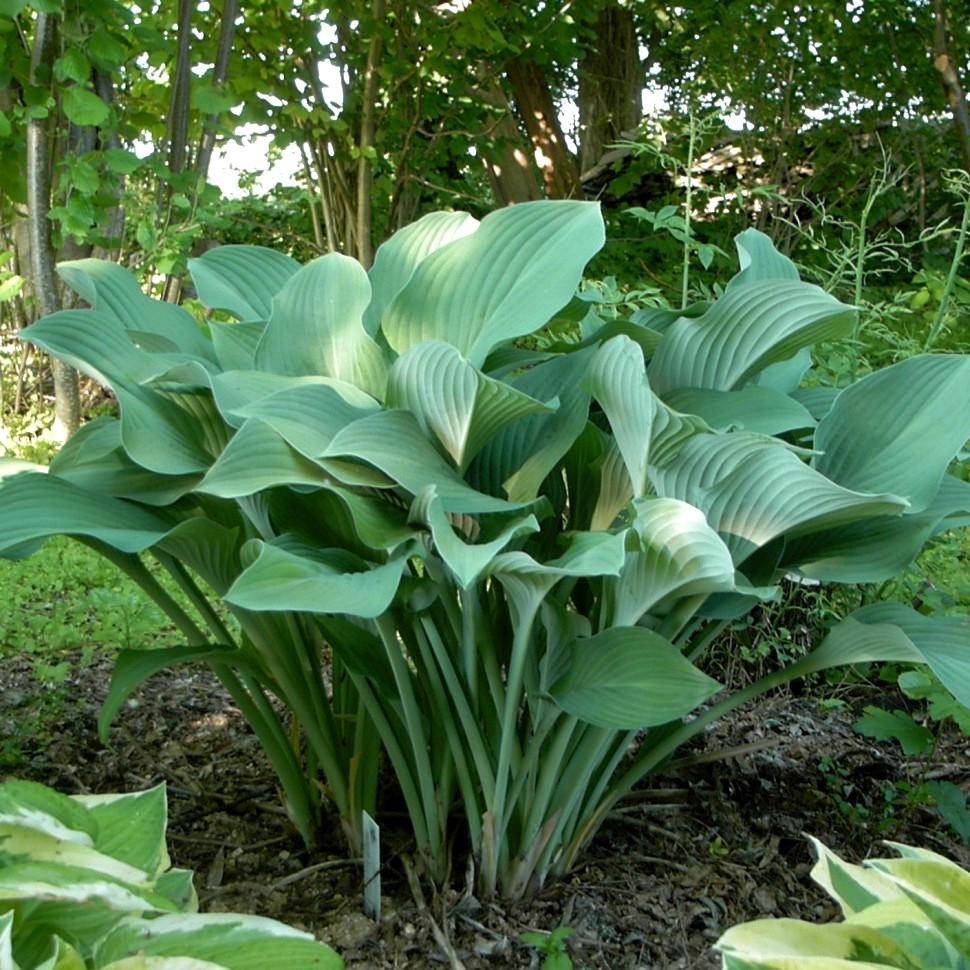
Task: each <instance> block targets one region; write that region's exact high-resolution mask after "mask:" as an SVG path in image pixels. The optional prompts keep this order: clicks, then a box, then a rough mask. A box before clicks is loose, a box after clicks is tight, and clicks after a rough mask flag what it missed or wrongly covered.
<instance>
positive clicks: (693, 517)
mask: <svg viewBox="0 0 970 970" xmlns="http://www.w3.org/2000/svg"><path fill="white" fill-rule="evenodd" d="M633 505H634V513H635V517H634V519H633V523H632V526H633V531H634V532H635V533H636V535H637V537H638V539H639V542H638V546H639V548H637V549H635V550H633V551H630V552H627V554H626V560H625V562H624V565H623V569H622V571H621V572H620V575H619V576H618V577H617V578H616V579H607V580H605V584H606V589H608V590H609V591H610V596H611V599H612V615H611V617H610V622H611V624H612V625H613V626H620V627H625V626H633V625H634V624H635V623H636V622H637V621H638V620H639V619H640V618H641V617H642V616H643V615H644V613H647V612H648V611H649V610H650V609H651V608H652V607H654V606H655V605H656V604H658V603H659V602H660V601H661V600H663V599H664V598H665V597H670V596H693V595H697V594H701V593H714V592H718V591H733V590H734V588H735V585H734V564H733V562H732V561H731V553H730V551H729V550H728V548H727V546H725V545H724V543H723V542H722V541H721V538H720V537H719V536H718V534H717V533H716V532H715V531H714V530H713V529H712V528H711V527H710V526H709V525H708V524H707V521H706V520H705V518H704V513H703V512H701V511H700V510H699V509H696V508H694V507H693V506H692V505H688V504H687V503H686V502H679V501H677V500H676V499H668V498H648V499H640V500H634V503H633Z"/></svg>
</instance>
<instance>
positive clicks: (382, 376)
mask: <svg viewBox="0 0 970 970" xmlns="http://www.w3.org/2000/svg"><path fill="white" fill-rule="evenodd" d="M370 298H371V288H370V281H369V280H368V279H367V274H366V273H365V272H364V268H363V267H362V266H361V265H360V263H358V262H357V260H355V259H351V258H350V257H348V256H342V255H341V254H340V253H328V254H327V255H326V256H321V257H319V258H318V259H315V260H314V261H313V262H312V263H308V264H307V265H306V266H304V267H303V268H302V269H300V270H299V271H298V272H296V273H294V274H293V276H291V277H290V278H289V279H288V280H287V281H286V283H285V284H284V285H283V288H282V289H281V290H280V291H279V293H277V294H276V296H275V297H274V298H273V310H272V313H271V314H270V317H269V322H268V323H267V324H266V329H265V331H264V332H263V335H262V338H261V339H260V342H259V345H258V346H257V348H256V367H257V368H258V369H260V370H267V371H270V372H272V373H275V374H287V375H292V376H306V375H322V376H325V377H336V378H338V379H339V380H342V381H347V383H349V384H355V385H356V386H357V387H359V388H361V389H362V390H364V391H366V392H367V393H368V394H370V395H372V396H373V397H376V398H382V397H383V396H384V383H385V381H386V379H387V363H386V362H385V359H384V352H383V351H382V350H381V348H380V347H379V346H378V345H377V344H376V343H375V341H374V338H373V337H371V336H370V334H368V333H367V331H366V330H364V326H363V323H362V319H363V315H364V310H365V309H366V308H367V304H368V303H369V302H370Z"/></svg>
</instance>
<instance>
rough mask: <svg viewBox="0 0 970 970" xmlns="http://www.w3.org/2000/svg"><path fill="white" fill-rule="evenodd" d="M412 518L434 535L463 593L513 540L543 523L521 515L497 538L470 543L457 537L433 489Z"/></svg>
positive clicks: (420, 498) (421, 498) (416, 506)
mask: <svg viewBox="0 0 970 970" xmlns="http://www.w3.org/2000/svg"><path fill="white" fill-rule="evenodd" d="M410 518H411V521H412V522H421V523H423V524H424V525H426V526H427V527H428V529H429V530H430V531H431V538H432V539H433V541H434V547H435V550H436V551H437V553H438V555H439V556H440V557H441V559H442V560H443V561H444V562H445V563H446V564H447V566H448V568H449V569H450V570H451V572H452V574H453V575H454V577H455V579H456V581H457V582H458V585H459V586H460V587H461V588H462V589H467V588H468V587H469V586H471V585H472V584H473V583H474V582H475V581H476V580H477V579H478V578H479V576H481V575H482V573H484V572H485V571H486V570H487V569H488V567H489V565H490V564H491V562H492V560H493V559H494V558H495V556H496V555H497V554H498V553H500V552H501V551H502V550H503V549H504V548H505V547H506V546H507V545H508V544H509V543H510V542H511V541H512V540H513V539H515V538H516V537H518V536H521V535H526V534H528V533H530V532H538V531H539V523H538V522H537V521H536V518H535V516H534V515H532V514H527V515H518V516H516V517H515V518H513V519H511V521H508V522H505V523H503V525H502V527H501V529H500V530H499V532H498V535H497V536H495V538H492V539H486V540H485V541H478V542H466V541H465V540H464V539H463V538H461V537H459V536H458V535H457V534H456V533H455V530H454V528H453V527H452V523H451V522H450V521H449V519H448V516H447V515H446V513H445V510H444V508H443V507H442V505H441V500H440V499H439V498H438V496H437V492H436V490H435V487H434V486H433V485H431V486H429V487H428V488H426V489H425V490H424V491H423V492H422V493H421V494H420V495H419V496H417V497H416V498H415V500H414V502H413V503H412V505H411V517H410Z"/></svg>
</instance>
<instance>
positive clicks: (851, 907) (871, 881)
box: [808, 835, 901, 918]
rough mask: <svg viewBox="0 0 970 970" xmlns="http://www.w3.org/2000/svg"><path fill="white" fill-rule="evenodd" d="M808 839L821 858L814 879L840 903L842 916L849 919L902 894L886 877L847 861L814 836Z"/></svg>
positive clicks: (816, 865)
mask: <svg viewBox="0 0 970 970" xmlns="http://www.w3.org/2000/svg"><path fill="white" fill-rule="evenodd" d="M808 838H809V839H810V840H811V843H812V845H813V846H814V847H815V854H816V856H817V857H818V861H817V862H816V863H815V866H814V867H813V868H812V879H814V880H815V882H817V883H818V884H819V885H820V886H821V887H822V888H823V889H824V890H825V891H826V892H827V893H828V894H829V895H830V896H831V897H832V898H833V899H834V900H835V901H836V902H837V903H838V904H839V906H840V907H841V909H842V915H843V916H845V917H847V918H848V917H850V916H854V915H855V914H856V913H859V912H862V911H863V910H865V909H868V908H869V907H870V906H873V905H874V904H876V903H880V902H886V901H888V900H892V899H898V898H899V897H900V895H901V893H900V890H899V888H898V887H897V886H896V885H895V884H894V883H893V882H892V881H891V880H889V879H886V877H885V876H881V875H879V873H878V872H873V870H872V869H870V868H867V867H865V866H856V865H853V864H852V863H849V862H846V861H845V860H843V859H840V858H839V856H838V855H836V853H834V852H833V851H832V850H831V849H830V848H829V847H828V846H827V845H825V844H824V843H823V842H821V841H819V840H818V839H816V838H815V837H814V836H811V835H810V836H809V837H808Z"/></svg>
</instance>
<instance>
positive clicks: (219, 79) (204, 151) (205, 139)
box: [195, 0, 239, 181]
mask: <svg viewBox="0 0 970 970" xmlns="http://www.w3.org/2000/svg"><path fill="white" fill-rule="evenodd" d="M238 17H239V0H225V2H224V3H223V5H222V20H221V22H220V24H219V43H218V45H217V47H216V61H215V64H214V65H213V68H212V83H213V84H214V85H216V86H218V85H220V84H225V83H226V78H227V77H228V76H229V58H230V56H231V55H232V45H233V40H234V38H235V36H236V20H237V19H238ZM218 124H219V116H218V115H206V116H205V118H203V119H202V135H201V137H200V138H199V151H198V153H197V154H196V157H195V174H196V177H197V178H198V179H199V180H200V181H205V179H206V178H207V177H208V175H209V163H210V162H211V161H212V151H213V149H214V148H215V144H216V127H217V126H218Z"/></svg>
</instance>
